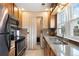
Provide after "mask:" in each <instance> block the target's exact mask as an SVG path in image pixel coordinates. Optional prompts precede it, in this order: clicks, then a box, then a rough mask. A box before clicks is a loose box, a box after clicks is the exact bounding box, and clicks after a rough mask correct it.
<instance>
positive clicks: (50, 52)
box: [44, 39, 56, 56]
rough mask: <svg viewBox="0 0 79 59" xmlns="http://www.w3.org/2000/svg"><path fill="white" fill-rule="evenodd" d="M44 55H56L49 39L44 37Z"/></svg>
mask: <svg viewBox="0 0 79 59" xmlns="http://www.w3.org/2000/svg"><path fill="white" fill-rule="evenodd" d="M44 56H56V54H55V52H54V51H53V50H52V49H51V47H50V46H49V44H48V43H47V41H46V40H45V39H44Z"/></svg>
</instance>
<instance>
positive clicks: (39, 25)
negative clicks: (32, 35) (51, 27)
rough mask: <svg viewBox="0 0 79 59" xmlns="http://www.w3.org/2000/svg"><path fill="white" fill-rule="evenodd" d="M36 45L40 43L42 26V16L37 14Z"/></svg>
mask: <svg viewBox="0 0 79 59" xmlns="http://www.w3.org/2000/svg"><path fill="white" fill-rule="evenodd" d="M36 19H37V45H40V44H41V40H40V36H41V32H42V28H43V17H42V16H37V17H36Z"/></svg>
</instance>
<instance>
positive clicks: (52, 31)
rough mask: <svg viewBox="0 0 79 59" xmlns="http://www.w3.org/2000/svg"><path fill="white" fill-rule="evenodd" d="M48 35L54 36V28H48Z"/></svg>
mask: <svg viewBox="0 0 79 59" xmlns="http://www.w3.org/2000/svg"><path fill="white" fill-rule="evenodd" d="M48 35H50V36H55V35H56V28H49V29H48Z"/></svg>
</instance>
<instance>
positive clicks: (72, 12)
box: [57, 3, 79, 37]
mask: <svg viewBox="0 0 79 59" xmlns="http://www.w3.org/2000/svg"><path fill="white" fill-rule="evenodd" d="M57 17H58V18H57V21H58V22H57V35H58V36H63V35H64V36H74V37H79V3H72V4H70V5H69V6H68V7H67V8H65V9H63V10H62V11H61V12H60V13H58V14H57Z"/></svg>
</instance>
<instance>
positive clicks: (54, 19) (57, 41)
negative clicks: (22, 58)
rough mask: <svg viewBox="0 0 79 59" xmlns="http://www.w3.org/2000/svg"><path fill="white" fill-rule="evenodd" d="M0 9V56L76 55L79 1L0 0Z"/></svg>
mask: <svg viewBox="0 0 79 59" xmlns="http://www.w3.org/2000/svg"><path fill="white" fill-rule="evenodd" d="M0 12H1V14H0V55H1V56H79V45H78V44H79V40H78V39H79V19H78V18H79V15H78V12H79V3H0ZM2 22H3V23H2ZM2 24H5V25H4V26H3V25H2ZM4 34H5V35H4ZM6 34H7V35H6ZM7 37H8V38H7ZM6 39H7V42H6ZM1 42H4V43H1ZM5 42H6V43H7V44H6V43H5ZM1 45H2V46H1ZM4 48H5V49H6V50H4ZM2 49H3V50H2ZM3 52H4V53H3Z"/></svg>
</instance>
